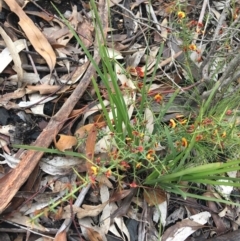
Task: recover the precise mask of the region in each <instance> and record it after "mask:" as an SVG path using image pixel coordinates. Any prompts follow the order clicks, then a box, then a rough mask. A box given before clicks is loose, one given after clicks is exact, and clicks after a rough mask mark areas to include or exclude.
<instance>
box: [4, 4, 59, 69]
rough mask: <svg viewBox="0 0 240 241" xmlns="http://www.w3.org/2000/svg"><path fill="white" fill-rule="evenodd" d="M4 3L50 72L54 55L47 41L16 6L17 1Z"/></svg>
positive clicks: (54, 62) (52, 67)
mask: <svg viewBox="0 0 240 241" xmlns="http://www.w3.org/2000/svg"><path fill="white" fill-rule="evenodd" d="M5 2H6V3H7V5H8V6H9V7H10V9H11V11H12V12H14V13H15V14H16V15H17V16H18V17H19V19H20V21H19V22H18V23H19V25H20V26H21V28H22V30H23V31H24V33H25V34H26V36H27V37H28V39H29V41H30V42H31V44H32V45H33V47H34V48H35V50H36V51H37V52H38V53H39V54H40V55H41V56H42V57H43V58H44V59H45V60H46V62H47V64H48V66H49V68H50V70H51V72H52V71H53V69H54V66H55V64H56V55H55V53H54V51H53V49H52V47H51V45H50V44H49V42H48V41H47V39H46V38H45V37H44V35H43V34H42V33H41V31H40V30H39V29H38V28H37V27H36V26H35V24H34V23H33V21H32V20H31V19H30V18H29V17H28V16H27V15H26V13H25V12H24V11H23V10H22V8H21V7H20V6H19V5H18V3H17V1H15V0H5Z"/></svg>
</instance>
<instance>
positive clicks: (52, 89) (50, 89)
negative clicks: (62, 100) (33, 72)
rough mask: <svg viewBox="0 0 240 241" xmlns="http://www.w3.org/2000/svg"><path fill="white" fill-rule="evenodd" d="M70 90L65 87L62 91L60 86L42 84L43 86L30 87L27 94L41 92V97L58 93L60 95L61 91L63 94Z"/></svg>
mask: <svg viewBox="0 0 240 241" xmlns="http://www.w3.org/2000/svg"><path fill="white" fill-rule="evenodd" d="M69 88H70V86H64V87H63V88H61V90H60V86H58V85H48V84H42V85H28V86H27V89H26V91H27V94H30V93H34V92H39V93H40V94H41V95H48V94H53V93H56V92H57V93H59V90H60V92H61V93H63V92H65V91H66V90H68V89H69Z"/></svg>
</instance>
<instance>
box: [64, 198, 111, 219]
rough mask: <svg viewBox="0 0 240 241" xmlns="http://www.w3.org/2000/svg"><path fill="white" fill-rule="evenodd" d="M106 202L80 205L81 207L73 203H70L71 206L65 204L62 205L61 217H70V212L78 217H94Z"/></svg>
mask: <svg viewBox="0 0 240 241" xmlns="http://www.w3.org/2000/svg"><path fill="white" fill-rule="evenodd" d="M107 204H108V201H107V202H104V203H102V204H99V205H96V206H93V205H82V208H79V207H77V206H74V205H72V207H70V205H67V206H66V207H64V213H63V216H62V218H70V217H71V215H72V212H73V213H76V214H77V217H78V219H82V218H84V217H96V216H97V215H98V214H99V213H101V212H102V210H103V209H104V207H105V206H106V205H107Z"/></svg>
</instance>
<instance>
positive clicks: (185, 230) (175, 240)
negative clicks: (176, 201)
mask: <svg viewBox="0 0 240 241" xmlns="http://www.w3.org/2000/svg"><path fill="white" fill-rule="evenodd" d="M210 217H211V214H210V213H209V212H201V213H198V214H196V215H192V216H190V217H189V218H187V219H184V220H182V221H181V222H177V223H176V224H174V225H173V226H171V227H170V228H168V229H167V230H166V231H165V232H164V234H163V236H162V239H161V240H163V241H184V240H186V238H187V237H188V236H189V235H191V234H192V233H194V232H195V231H196V230H198V229H200V228H202V225H203V224H205V223H206V222H207V221H208V219H209V218H210Z"/></svg>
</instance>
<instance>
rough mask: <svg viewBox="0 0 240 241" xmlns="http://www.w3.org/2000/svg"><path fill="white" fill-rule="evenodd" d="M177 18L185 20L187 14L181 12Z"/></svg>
mask: <svg viewBox="0 0 240 241" xmlns="http://www.w3.org/2000/svg"><path fill="white" fill-rule="evenodd" d="M177 16H178V18H179V19H183V18H185V17H186V14H185V13H184V12H183V11H179V12H178V13H177Z"/></svg>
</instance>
